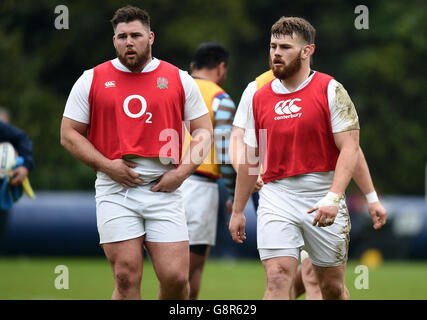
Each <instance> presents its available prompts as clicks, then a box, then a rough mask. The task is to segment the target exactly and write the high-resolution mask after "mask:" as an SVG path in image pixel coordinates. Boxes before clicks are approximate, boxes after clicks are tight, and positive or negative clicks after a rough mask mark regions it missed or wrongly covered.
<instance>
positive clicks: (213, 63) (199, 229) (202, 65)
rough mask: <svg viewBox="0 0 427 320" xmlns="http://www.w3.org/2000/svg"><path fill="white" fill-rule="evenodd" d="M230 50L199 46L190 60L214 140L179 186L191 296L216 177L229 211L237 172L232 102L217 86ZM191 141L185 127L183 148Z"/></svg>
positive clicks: (208, 230)
mask: <svg viewBox="0 0 427 320" xmlns="http://www.w3.org/2000/svg"><path fill="white" fill-rule="evenodd" d="M228 57H229V52H228V50H227V49H226V48H225V47H224V45H222V44H220V43H217V42H205V43H202V44H200V45H199V46H198V48H197V49H196V52H195V54H194V58H193V60H192V62H191V66H190V68H191V76H192V77H193V78H194V79H195V81H196V83H197V85H198V86H199V89H200V92H201V93H202V96H203V99H204V101H205V103H206V105H207V107H208V109H209V116H210V120H211V122H212V126H213V129H214V144H213V145H212V147H211V150H210V152H209V154H208V156H207V157H206V158H205V160H204V161H203V163H202V164H201V165H200V166H199V167H198V168H197V170H196V171H195V172H194V173H193V174H192V175H191V176H190V177H189V178H188V179H186V180H185V181H184V182H183V184H182V185H181V187H180V190H181V192H182V195H183V198H184V208H185V214H186V218H187V225H188V231H189V238H190V275H189V277H190V299H197V297H198V293H199V289H200V281H201V277H202V272H203V267H204V265H205V262H206V260H207V258H208V256H209V252H210V248H211V247H212V246H214V245H215V240H216V234H217V230H216V229H217V221H218V201H219V191H218V184H217V183H216V181H217V180H218V179H220V178H222V180H223V182H224V185H225V187H226V189H227V191H228V194H229V199H228V200H227V202H226V206H227V207H228V209H229V213H231V206H232V197H233V195H234V184H235V180H236V172H235V171H234V169H233V167H232V166H231V165H230V161H229V159H228V145H229V140H230V134H231V129H232V123H233V117H234V113H235V109H236V107H235V105H234V103H233V101H232V100H231V98H230V96H229V95H228V94H227V93H226V92H225V91H224V90H223V89H222V88H221V87H220V86H221V85H222V84H223V82H224V80H225V78H226V75H227V64H228ZM189 144H190V135H189V133H188V131H187V132H186V136H185V143H184V150H185V148H187V147H188V145H189Z"/></svg>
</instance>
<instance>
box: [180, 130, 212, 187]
mask: <svg viewBox="0 0 427 320" xmlns="http://www.w3.org/2000/svg"><path fill="white" fill-rule="evenodd" d="M212 138H213V132H212V130H209V129H203V130H195V131H194V132H193V134H192V137H191V142H190V146H189V147H188V148H187V150H186V152H185V154H184V155H183V157H182V160H181V163H180V164H179V166H178V168H177V171H176V173H177V174H179V175H180V176H182V177H183V179H186V178H188V177H189V176H190V175H191V174H192V173H193V172H194V171H196V169H197V168H198V167H199V166H200V164H201V163H202V162H203V160H204V159H205V158H206V156H207V155H208V154H209V151H210V148H211V146H212Z"/></svg>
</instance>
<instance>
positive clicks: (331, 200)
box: [313, 191, 341, 209]
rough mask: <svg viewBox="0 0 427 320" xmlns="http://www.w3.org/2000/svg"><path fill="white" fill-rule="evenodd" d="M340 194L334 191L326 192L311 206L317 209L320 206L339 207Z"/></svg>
mask: <svg viewBox="0 0 427 320" xmlns="http://www.w3.org/2000/svg"><path fill="white" fill-rule="evenodd" d="M340 200H341V196H339V195H338V194H336V193H334V192H330V191H329V192H328V194H327V195H326V196H325V197H324V198H322V199H320V200H319V201H318V202H317V203H316V204H315V205H314V207H313V208H315V209H319V208H320V207H339V204H340Z"/></svg>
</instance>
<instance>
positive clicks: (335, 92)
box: [328, 80, 360, 133]
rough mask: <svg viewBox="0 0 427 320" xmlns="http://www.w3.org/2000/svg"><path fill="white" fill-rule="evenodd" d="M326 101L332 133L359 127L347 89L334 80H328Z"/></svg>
mask: <svg viewBox="0 0 427 320" xmlns="http://www.w3.org/2000/svg"><path fill="white" fill-rule="evenodd" d="M328 102H329V110H330V114H331V125H332V132H333V133H338V132H344V131H349V130H359V129H360V126H359V117H358V116H357V112H356V108H355V106H354V104H353V102H352V101H351V99H350V96H349V94H348V92H347V90H345V89H344V87H343V85H342V84H341V83H339V82H338V81H336V80H331V81H330V82H329V85H328Z"/></svg>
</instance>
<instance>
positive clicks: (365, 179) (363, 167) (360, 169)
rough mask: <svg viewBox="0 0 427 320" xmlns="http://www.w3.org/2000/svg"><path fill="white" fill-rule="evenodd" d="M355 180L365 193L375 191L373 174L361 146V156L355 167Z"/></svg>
mask: <svg viewBox="0 0 427 320" xmlns="http://www.w3.org/2000/svg"><path fill="white" fill-rule="evenodd" d="M353 180H354V182H356V184H357V186H358V187H359V189H360V190H361V191H362V192H363V194H368V193H371V192H373V191H375V189H374V184H373V182H372V178H371V174H370V173H369V168H368V164H367V162H366V159H365V156H364V154H363V151H362V149H361V148H359V158H358V160H357V164H356V166H355V168H354V172H353Z"/></svg>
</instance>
